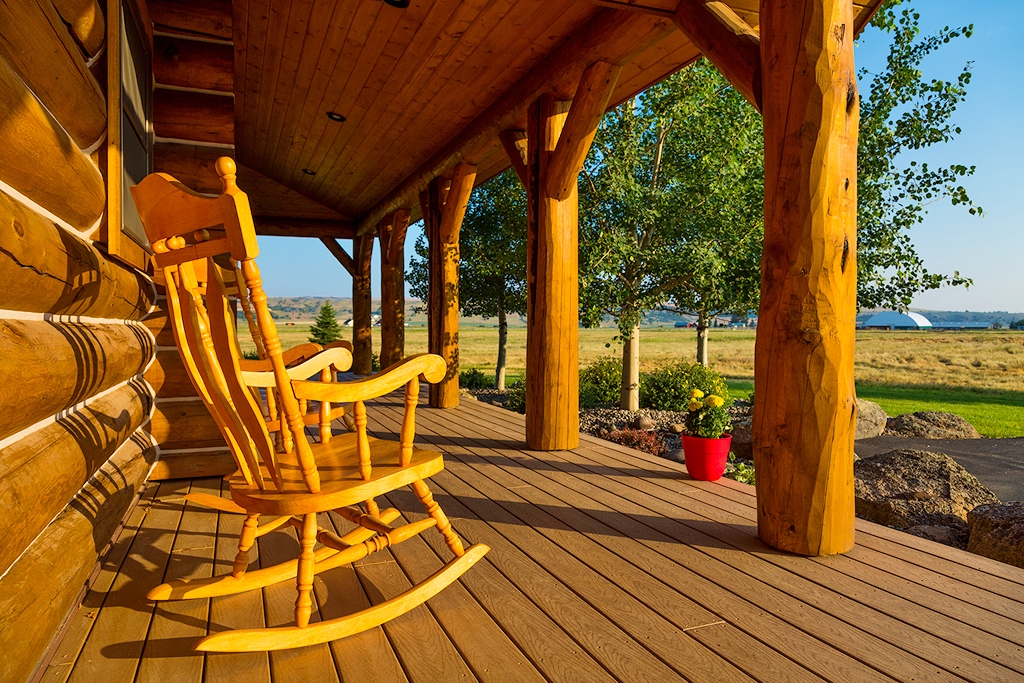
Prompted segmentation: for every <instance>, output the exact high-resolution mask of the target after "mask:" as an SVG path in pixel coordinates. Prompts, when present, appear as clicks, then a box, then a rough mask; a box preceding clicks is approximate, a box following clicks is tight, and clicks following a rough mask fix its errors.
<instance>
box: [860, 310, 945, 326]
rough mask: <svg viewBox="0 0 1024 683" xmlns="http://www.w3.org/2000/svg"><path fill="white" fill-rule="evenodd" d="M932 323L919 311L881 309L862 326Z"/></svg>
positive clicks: (922, 324) (926, 324) (930, 324)
mask: <svg viewBox="0 0 1024 683" xmlns="http://www.w3.org/2000/svg"><path fill="white" fill-rule="evenodd" d="M931 326H932V323H931V321H929V320H928V318H926V317H924V316H923V315H921V314H920V313H899V312H898V311H882V312H881V313H877V314H875V315H873V316H871V318H869V319H868V321H867V322H866V323H864V327H892V328H898V327H902V328H911V329H915V328H919V327H931Z"/></svg>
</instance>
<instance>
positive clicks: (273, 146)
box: [232, 0, 879, 234]
mask: <svg viewBox="0 0 1024 683" xmlns="http://www.w3.org/2000/svg"><path fill="white" fill-rule="evenodd" d="M642 3H643V5H644V7H645V8H646V9H639V6H638V5H635V4H633V3H628V2H622V3H618V2H612V1H608V0H602V1H601V2H595V1H592V0H411V3H410V6H409V7H407V8H405V9H398V8H395V7H392V6H390V5H387V4H385V3H384V2H382V1H381V0H338V1H337V2H330V1H329V0H234V1H233V21H232V24H233V26H232V33H233V40H234V49H235V64H234V66H235V78H234V94H235V100H234V102H235V103H234V107H235V130H234V142H235V148H236V149H235V153H236V155H237V157H238V159H239V160H240V161H241V162H242V163H243V164H245V165H246V166H248V167H249V168H251V169H253V170H254V171H257V172H258V173H261V174H263V175H264V176H267V177H268V178H271V179H273V180H276V181H278V182H280V183H282V184H283V185H286V186H287V187H289V188H292V189H293V190H296V191H298V192H300V193H302V194H303V195H305V196H307V197H309V198H312V199H313V200H315V201H317V202H319V203H320V204H323V205H324V206H326V207H329V208H330V209H333V210H335V211H337V212H339V213H340V214H343V215H344V216H347V217H350V218H351V219H352V220H353V221H354V222H355V223H357V224H360V227H361V228H362V229H363V230H367V229H372V227H373V224H374V223H375V221H376V220H378V219H379V217H380V215H382V214H383V213H384V212H386V211H388V210H393V209H395V208H398V207H400V206H405V207H414V208H415V203H416V199H415V197H416V192H417V191H418V190H420V189H422V185H425V184H426V181H427V180H429V178H431V177H434V176H436V175H443V174H445V173H447V172H449V171H450V170H451V168H452V167H454V165H455V164H456V163H457V162H458V161H460V160H462V159H465V160H468V161H470V162H473V163H476V164H478V166H479V173H478V175H477V182H478V183H480V182H484V181H486V180H487V179H489V178H491V177H492V176H494V175H495V174H496V173H498V172H500V171H501V170H503V169H504V168H506V167H507V166H508V165H509V162H508V159H507V157H506V155H505V153H504V151H503V149H502V147H501V143H500V142H499V140H498V137H497V135H498V133H499V132H500V131H501V130H507V129H516V128H523V127H524V125H525V108H526V106H527V105H528V104H529V103H530V101H532V100H533V99H535V97H536V96H537V95H538V94H539V93H540V92H542V91H543V90H545V89H548V90H550V91H551V92H553V93H555V94H556V96H558V97H562V98H565V99H569V98H571V96H572V94H573V92H574V88H575V83H576V82H577V81H578V79H579V76H580V74H581V73H582V72H583V70H584V68H586V67H587V66H588V65H589V64H591V63H593V62H594V61H597V60H599V59H604V60H607V61H612V62H615V63H620V64H625V67H624V69H623V71H622V74H621V76H620V78H619V81H618V85H617V87H616V90H615V93H614V96H613V97H612V105H613V106H614V105H617V104H618V103H620V102H622V101H624V100H625V99H627V98H629V97H630V96H632V95H634V94H636V93H637V92H639V91H641V90H643V89H644V88H646V87H647V86H649V85H651V84H653V83H655V82H657V81H659V80H661V79H663V78H664V77H665V76H667V75H669V74H671V73H673V72H674V71H676V70H678V69H679V68H681V67H683V66H685V65H686V64H688V63H690V62H692V61H693V60H694V59H696V58H697V57H698V56H699V54H700V53H699V51H698V50H697V48H696V47H694V45H693V44H692V43H691V42H690V41H689V40H688V39H686V37H685V36H684V35H683V34H682V33H681V32H680V31H678V30H677V29H676V28H675V25H674V23H673V21H672V19H671V12H672V11H674V8H675V4H676V2H675V0H642ZM727 4H728V5H730V6H731V7H732V8H733V9H734V10H735V11H736V12H737V13H738V14H739V15H740V16H741V17H742V18H743V19H745V20H746V21H747V22H748V23H749V24H751V25H752V26H754V27H755V28H756V26H757V24H758V15H757V7H758V0H728V3H727ZM854 4H855V7H854V11H855V13H856V15H857V22H856V23H857V29H858V30H859V29H860V28H862V26H863V25H864V24H865V23H866V20H867V18H868V16H869V14H870V10H871V8H873V7H875V6H877V5H878V4H879V0H870V1H869V0H863V1H862V0H857V2H855V3H854ZM630 5H633V6H630ZM328 112H334V113H336V114H340V115H341V116H343V117H345V120H344V121H343V122H338V121H334V120H331V119H330V118H328V116H327V114H328ZM282 234H287V229H284V230H283V231H282Z"/></svg>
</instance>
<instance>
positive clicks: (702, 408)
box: [686, 389, 732, 439]
mask: <svg viewBox="0 0 1024 683" xmlns="http://www.w3.org/2000/svg"><path fill="white" fill-rule="evenodd" d="M686 408H687V410H688V411H689V413H688V414H687V415H686V431H687V432H689V433H690V435H691V436H699V437H701V438H704V439H717V438H718V437H720V436H722V434H724V433H725V432H728V431H731V430H732V419H731V418H730V417H729V411H728V410H726V409H725V399H724V398H722V397H721V396H718V395H717V394H705V393H704V392H703V391H701V390H700V389H694V390H693V391H691V392H690V402H689V403H688V404H687V406H686Z"/></svg>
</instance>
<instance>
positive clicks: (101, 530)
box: [0, 436, 154, 681]
mask: <svg viewBox="0 0 1024 683" xmlns="http://www.w3.org/2000/svg"><path fill="white" fill-rule="evenodd" d="M153 457H154V454H153V451H152V448H151V447H150V446H149V443H148V440H147V439H145V438H140V437H139V436H133V437H132V438H131V439H129V440H128V441H127V442H126V443H125V444H124V445H123V446H121V448H119V449H118V450H117V452H116V453H114V455H113V457H111V458H110V460H108V461H107V462H106V463H105V464H104V465H103V466H102V467H101V468H100V470H99V472H97V473H96V475H95V476H93V477H92V478H91V479H89V481H88V483H87V484H86V485H85V486H84V487H83V488H82V490H81V491H80V492H79V493H78V494H76V495H75V497H74V498H72V499H71V501H70V503H68V505H67V506H66V507H65V508H64V509H63V510H62V511H61V512H60V513H59V514H58V515H57V517H56V518H55V519H54V520H53V521H52V522H51V523H50V524H49V525H48V526H47V527H46V529H45V530H44V531H43V532H42V533H41V534H40V535H39V537H38V538H36V539H35V541H33V543H32V545H30V546H29V548H28V550H27V551H26V552H25V554H23V555H22V556H21V557H20V558H18V561H17V562H16V563H15V564H14V565H13V566H12V567H11V568H10V570H9V571H8V572H7V574H6V575H5V576H4V577H3V578H2V579H0V622H2V623H3V624H4V626H5V627H4V629H2V630H0V649H2V651H3V653H4V656H3V657H0V679H2V680H5V681H23V680H27V679H28V678H29V675H30V674H31V672H32V670H33V669H34V668H35V666H36V663H37V662H38V661H39V659H40V658H41V657H42V656H43V654H44V653H45V651H46V646H47V644H48V643H49V642H50V639H51V638H53V636H54V634H55V633H56V632H57V628H58V627H59V626H60V624H61V622H62V621H63V620H64V617H65V616H66V615H67V614H68V611H69V610H70V609H72V608H73V607H74V604H75V599H76V598H77V597H78V595H79V593H80V592H81V590H82V587H83V586H84V584H85V580H86V579H87V578H88V576H89V574H90V573H91V572H92V570H93V567H94V566H95V564H96V561H97V559H98V558H99V556H100V554H101V552H102V551H103V550H104V548H105V547H106V546H107V544H108V542H109V541H110V537H111V535H112V534H113V532H114V529H115V528H116V527H117V525H118V523H120V521H121V520H122V519H123V518H124V515H125V513H126V512H127V511H128V507H129V505H131V503H132V501H133V500H134V499H135V496H136V494H137V493H138V492H139V490H140V489H141V487H142V485H143V482H144V481H145V479H146V473H147V472H149V465H150V462H151V461H152V459H153Z"/></svg>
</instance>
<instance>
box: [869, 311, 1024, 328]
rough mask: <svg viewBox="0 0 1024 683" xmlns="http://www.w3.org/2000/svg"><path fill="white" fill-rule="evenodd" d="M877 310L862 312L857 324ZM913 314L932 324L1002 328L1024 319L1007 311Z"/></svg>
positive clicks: (921, 312)
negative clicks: (977, 325) (988, 325)
mask: <svg viewBox="0 0 1024 683" xmlns="http://www.w3.org/2000/svg"><path fill="white" fill-rule="evenodd" d="M879 310H882V309H877V310H870V311H867V310H864V311H861V312H860V314H859V315H858V316H857V322H858V323H862V322H864V321H866V320H867V319H868V318H870V317H871V316H873V315H874V314H875V313H878V312H879ZM910 310H911V311H913V312H914V313H920V314H921V315H923V316H924V317H926V318H928V320H929V321H930V322H932V323H949V322H965V323H1001V324H1002V325H1003V327H1006V326H1008V325H1009V324H1010V323H1012V322H1014V321H1017V320H1022V319H1024V313H1010V312H1008V311H932V310H928V309H925V308H911V309H910Z"/></svg>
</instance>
